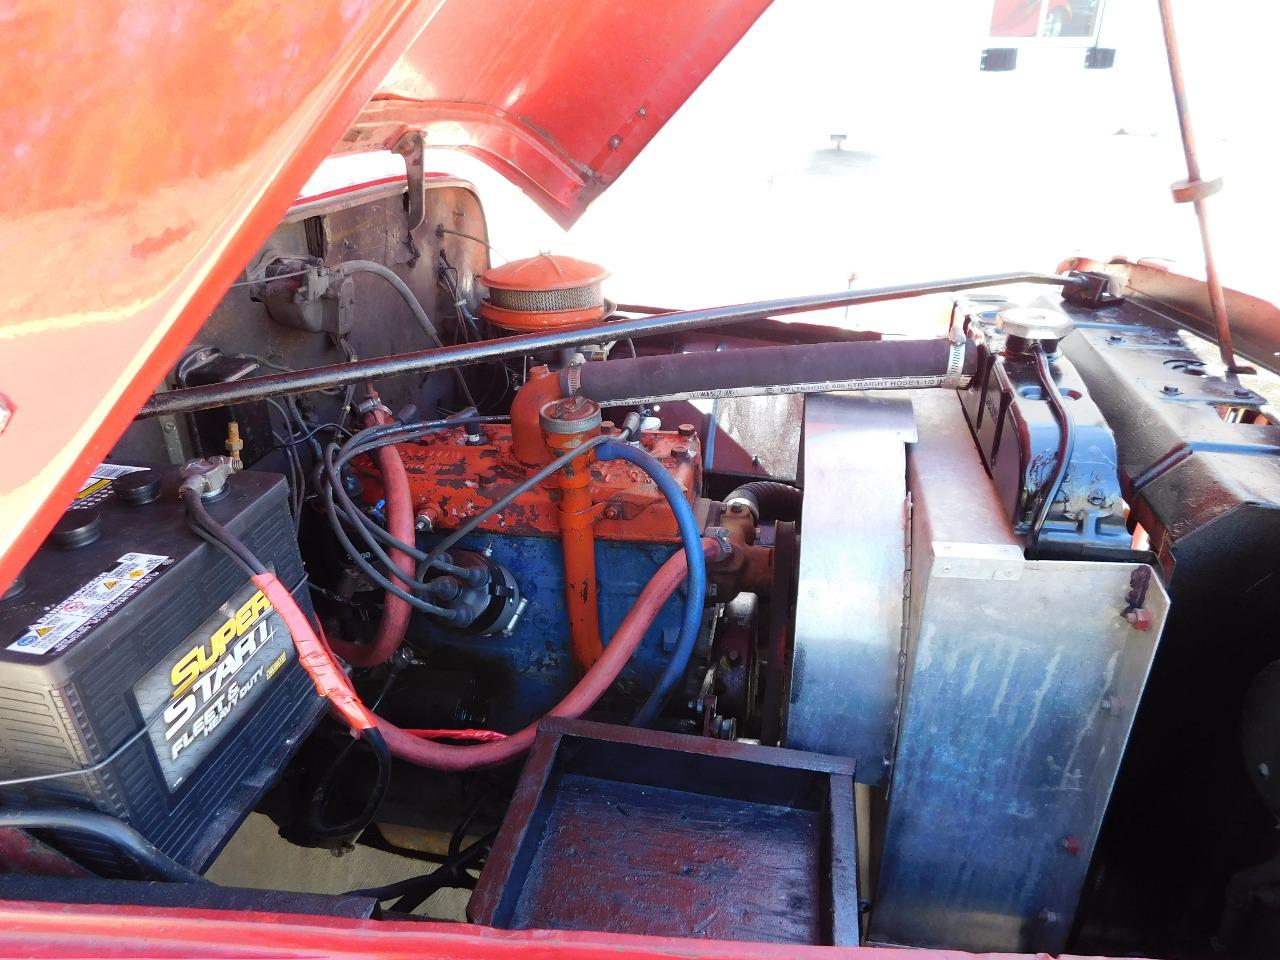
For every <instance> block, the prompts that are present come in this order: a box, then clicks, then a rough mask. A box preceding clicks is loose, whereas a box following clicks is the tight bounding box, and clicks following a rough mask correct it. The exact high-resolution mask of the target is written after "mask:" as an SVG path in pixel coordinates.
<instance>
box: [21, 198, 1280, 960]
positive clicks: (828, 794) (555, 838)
mask: <svg viewBox="0 0 1280 960" xmlns="http://www.w3.org/2000/svg"><path fill="white" fill-rule="evenodd" d="M425 183H426V188H425V190H424V191H423V193H422V195H421V198H420V199H419V200H415V199H414V197H413V196H411V195H410V194H406V192H405V189H404V184H403V182H397V183H393V184H383V185H380V186H374V187H370V186H364V187H362V188H361V189H360V190H353V191H347V192H345V193H343V192H339V193H338V194H337V195H335V196H330V197H327V198H324V199H322V200H313V201H309V202H307V203H304V204H299V205H297V206H295V208H294V209H293V210H292V211H291V212H290V214H289V215H288V216H287V217H286V218H285V220H284V222H283V223H281V224H280V226H279V227H278V228H277V229H276V231H275V232H274V233H273V235H272V236H271V238H270V239H269V240H268V242H267V243H266V244H265V245H264V246H263V248H262V249H261V250H260V251H259V252H258V254H257V255H256V256H255V257H254V259H253V261H252V262H251V263H250V264H249V265H248V267H247V268H246V270H245V278H244V280H243V281H241V282H238V283H237V284H236V285H235V286H233V288H232V289H231V290H229V291H228V292H227V294H226V296H225V297H224V299H223V300H222V301H221V303H220V304H219V306H218V307H217V309H216V310H215V311H214V312H213V313H212V315H211V316H210V317H209V319H208V321H207V323H206V324H205V326H204V328H203V329H202V330H201V331H200V332H199V334H198V335H197V336H196V338H195V339H194V340H193V342H192V343H191V344H190V346H189V348H188V349H187V351H186V352H185V353H184V355H183V357H182V359H181V360H180V362H179V363H178V364H177V365H176V367H175V368H174V369H173V370H172V371H170V373H169V375H168V376H167V377H166V379H165V382H164V383H162V384H159V385H158V388H157V391H156V393H155V395H154V397H153V398H152V399H151V400H150V401H149V402H148V403H147V404H146V405H145V406H144V407H143V408H142V410H141V411H140V413H139V416H138V418H137V419H136V420H135V421H134V423H133V425H132V426H131V427H130V428H129V430H128V431H127V432H126V433H125V435H124V436H123V437H122V438H121V440H120V441H119V443H118V444H117V445H116V446H115V448H114V449H113V450H112V452H111V455H110V456H109V457H108V458H107V460H106V461H105V462H103V463H102V464H101V465H100V466H98V467H97V468H96V469H95V470H94V472H93V474H92V476H91V477H90V479H89V480H88V481H86V483H85V484H84V485H83V487H82V488H81V489H80V491H79V493H78V494H77V495H76V498H75V501H74V502H73V504H72V505H71V506H70V507H69V508H68V510H67V511H66V512H65V514H64V515H63V516H62V519H61V520H59V522H58V524H57V526H56V527H55V529H54V532H53V533H52V535H51V536H50V538H49V540H48V541H46V543H45V544H44V545H43V546H42V547H41V548H40V550H39V551H38V552H37V554H36V556H35V558H34V559H33V560H32V561H31V562H30V563H29V564H28V565H27V567H26V569H25V570H24V572H23V574H22V575H20V576H19V578H18V579H17V580H16V581H15V582H14V584H13V585H12V586H11V587H9V589H8V591H7V592H6V593H5V594H4V597H3V599H2V600H0V633H2V634H3V636H0V639H2V640H3V641H4V644H3V649H0V676H2V677H3V682H0V801H2V802H3V806H2V807H0V828H3V831H0V832H3V833H5V834H8V837H7V838H6V839H5V841H4V843H3V844H0V862H3V865H4V868H5V875H4V876H3V877H0V887H4V888H5V889H7V890H8V891H9V893H10V897H11V898H12V899H34V900H42V899H49V900H58V901H65V900H67V899H69V898H70V899H72V900H75V899H76V898H78V897H82V898H87V899H85V900H84V902H95V903H96V902H105V903H135V902H141V903H164V904H168V905H173V904H174V903H178V902H181V903H183V904H187V905H191V904H194V905H197V906H201V905H202V906H207V907H209V908H211V909H245V908H246V905H247V904H258V905H262V904H267V905H272V906H273V908H276V909H281V910H285V911H286V912H290V911H296V912H299V913H310V914H319V915H331V916H358V917H361V918H377V919H386V920H397V919H409V918H424V917H434V918H436V919H447V920H458V921H462V920H468V921H470V922H471V923H474V924H479V925H484V926H486V927H497V928H500V929H521V930H523V929H553V930H587V931H606V932H611V933H627V934H631V933H634V934H648V935H657V936H667V937H685V938H700V939H720V940H741V941H762V942H775V943H788V944H809V945H830V946H859V945H862V944H880V945H894V946H908V947H921V948H941V949H958V950H969V951H974V952H1015V953H1022V952H1026V953H1033V952H1035V953H1055V954H1056V953H1061V952H1063V951H1067V950H1070V951H1073V952H1097V953H1107V954H1115V955H1120V954H1125V955H1132V954H1134V953H1140V954H1143V955H1151V956H1187V957H1194V956H1209V955H1213V954H1214V951H1215V950H1216V951H1222V950H1228V951H1231V953H1230V955H1233V956H1253V955H1259V956H1261V955H1264V954H1263V953H1261V952H1258V951H1260V950H1262V949H1264V948H1265V945H1266V944H1268V943H1274V942H1275V941H1274V940H1272V939H1271V938H1272V937H1273V936H1274V935H1275V934H1276V933H1277V931H1278V930H1280V915H1278V914H1277V913H1276V911H1275V906H1274V902H1273V898H1272V899H1268V896H1267V895H1264V894H1265V891H1266V890H1267V889H1269V887H1268V883H1269V882H1270V881H1268V880H1267V879H1266V877H1265V875H1264V876H1262V877H1261V878H1258V877H1255V876H1254V875H1253V874H1251V873H1250V872H1249V871H1250V870H1251V869H1256V864H1257V863H1258V862H1259V861H1260V860H1263V859H1265V856H1266V855H1269V853H1268V851H1269V852H1270V853H1274V849H1273V848H1274V846H1275V839H1274V824H1275V817H1276V815H1277V814H1278V813H1280V794H1278V793H1277V791H1276V787H1275V784H1274V781H1273V780H1272V778H1271V774H1270V770H1271V764H1274V763H1276V762H1280V756H1277V755H1276V754H1275V751H1276V750H1277V748H1280V739H1277V737H1276V733H1275V731H1276V729H1277V728H1276V726H1275V722H1274V719H1273V717H1274V715H1275V711H1276V707H1277V705H1278V704H1277V699H1278V698H1280V687H1277V684H1276V681H1275V677H1276V676H1277V669H1276V664H1277V663H1280V661H1277V660H1276V658H1277V656H1280V650H1277V649H1276V644H1275V642H1274V639H1273V638H1272V637H1271V635H1270V634H1271V632H1272V628H1271V625H1272V624H1273V623H1274V619H1273V618H1272V616H1271V615H1272V614H1273V613H1274V607H1275V599H1274V598H1275V596H1276V595H1277V594H1276V591H1275V589H1274V578H1275V576H1276V573H1277V569H1276V560H1275V550H1274V544H1275V543H1277V542H1280V519H1278V517H1280V513H1278V505H1280V465H1278V464H1280V461H1277V459H1276V456H1275V454H1276V453H1277V452H1280V433H1278V432H1277V428H1276V427H1275V426H1273V425H1272V421H1271V417H1270V415H1269V408H1268V406H1267V404H1268V401H1267V398H1266V397H1265V396H1264V395H1263V394H1262V393H1259V392H1257V391H1256V390H1255V389H1254V386H1252V385H1247V384H1246V383H1245V382H1244V381H1242V380H1241V378H1240V377H1238V376H1237V375H1236V374H1234V373H1231V372H1227V371H1224V370H1222V369H1220V368H1216V367H1214V366H1213V365H1212V364H1211V363H1207V362H1206V360H1205V359H1204V354H1203V347H1202V341H1200V340H1198V338H1196V337H1195V336H1194V335H1193V334H1191V333H1190V332H1189V331H1190V330H1191V329H1194V327H1195V325H1194V323H1192V322H1191V321H1190V320H1189V319H1188V318H1187V317H1186V316H1183V315H1181V314H1179V313H1178V312H1177V311H1176V310H1174V309H1172V308H1170V307H1169V306H1168V305H1167V304H1160V303H1156V302H1154V301H1153V300H1152V298H1150V297H1145V296H1143V295H1141V294H1138V293H1135V292H1134V291H1133V290H1131V289H1126V288H1125V285H1124V283H1123V282H1122V281H1121V280H1120V279H1119V278H1118V277H1117V276H1116V274H1115V273H1114V271H1111V272H1109V265H1104V264H1098V263H1092V262H1082V261H1080V262H1069V263H1067V264H1064V266H1063V268H1062V269H1061V270H1060V271H1059V272H1058V273H1053V274H1043V275H1040V274H1008V275H998V276H990V277H974V278H963V279H960V280H950V281H938V282H932V283H925V284H919V285H911V286H909V287H900V288H884V289H881V290H873V291H858V290H852V291H848V292H846V293H843V294H833V295H827V296H820V297H798V298H795V299H793V300H789V301H772V302H767V303H762V304H746V305H738V306H729V307H719V308H711V309H705V310H690V311H679V310H659V309H656V308H649V307H640V306H635V305H626V304H615V303H613V302H611V301H609V300H608V299H607V292H608V290H607V287H608V279H607V278H608V272H607V270H605V269H604V268H602V267H598V266H596V265H593V264H589V263H585V262H583V261H580V260H574V259H572V258H568V257H560V256H554V255H551V254H538V255H537V256H533V257H528V258H523V259H520V260H517V261H512V262H510V263H506V264H503V265H501V266H496V267H495V266H492V265H491V264H490V262H489V247H488V244H487V232H486V226H485V222H484V218H483V214H482V212H481V209H480V205H479V201H478V199H477V197H476V196H475V194H474V192H473V190H472V189H471V187H470V186H469V185H468V184H466V183H465V182H462V181H460V180H456V179H453V178H449V177H444V176H428V177H427V179H426V181H425ZM415 204H419V205H420V206H421V209H415ZM942 296H945V297H948V298H949V302H950V316H949V321H948V322H947V323H946V324H943V325H940V328H939V329H938V330H937V333H936V336H934V337H931V338H925V339H907V338H901V337H895V336H892V335H889V334H884V335H882V334H880V333H878V332H872V330H871V329H870V325H863V324H861V323H859V326H858V328H857V329H846V328H843V327H836V326H827V325H823V324H819V323H811V322H805V321H804V320H803V318H801V320H799V321H793V320H790V319H786V318H787V317H788V316H790V315H797V314H804V313H806V312H809V311H813V310H818V309H822V308H825V307H833V306H856V307H859V308H866V309H867V311H868V316H870V317H874V313H873V312H872V311H873V310H874V304H876V303H878V302H883V301H887V300H896V299H903V298H914V297H932V298H937V297H942ZM922 309H923V308H922ZM1241 705H1243V706H1241ZM268 823H269V825H270V826H269V829H264V824H268ZM246 830H252V831H253V833H252V835H253V837H254V838H255V839H254V840H253V844H254V845H255V846H254V853H255V856H256V857H258V858H261V859H262V860H263V861H271V860H273V859H275V858H277V857H278V858H281V859H284V858H287V857H289V856H292V855H293V854H292V851H296V850H298V849H302V850H306V851H309V852H311V853H313V854H315V853H317V852H323V854H324V856H326V857H328V856H329V855H330V854H332V855H333V856H334V857H335V858H337V859H338V860H340V861H345V862H348V863H355V862H356V861H357V860H359V857H360V852H361V851H367V850H374V851H379V852H380V853H381V854H385V855H387V856H389V857H395V858H397V859H398V860H399V861H403V862H408V863H410V864H411V865H416V866H417V867H420V869H418V871H417V874H416V875H413V876H410V877H409V878H408V879H400V880H396V881H394V882H390V883H382V882H377V880H378V878H377V877H376V876H373V875H370V876H363V875H358V874H359V870H358V869H355V870H352V871H347V874H353V873H354V874H357V875H344V876H343V881H344V882H347V883H348V884H349V885H347V886H333V885H328V886H326V885H325V884H319V883H318V882H317V883H318V885H319V886H325V887H326V888H324V889H311V887H310V886H308V885H307V884H305V883H304V884H303V885H302V886H301V887H293V888H280V889H263V888H262V884H261V878H262V876H264V875H266V874H265V873H262V872H255V871H253V870H242V872H241V873H240V874H237V873H236V870H237V869H240V868H236V867H230V866H227V863H228V861H225V860H224V861H223V863H222V866H219V855H220V854H222V853H223V851H224V848H226V847H227V845H228V844H232V845H233V846H234V845H235V844H236V842H237V841H236V836H237V832H238V831H246ZM17 831H22V832H21V833H18V832H17ZM245 835H246V836H247V834H245ZM15 837H20V838H21V839H15ZM286 851H289V852H286ZM244 862H245V861H244V860H243V859H241V860H238V861H237V863H240V864H242V865H243V863H244ZM266 872H267V873H269V871H266ZM206 873H210V874H211V875H217V877H218V878H219V883H218V884H216V885H215V884H212V883H209V882H208V880H207V878H206V877H204V876H203V874H206ZM1188 875H1190V876H1194V877H1195V882H1193V883H1189V882H1187V880H1186V878H1187V876H1188ZM304 879H305V878H304ZM155 880H164V881H168V882H167V883H165V884H160V885H156V884H154V883H150V882H147V881H155ZM157 886H159V887H160V888H162V889H160V890H159V891H157V889H156V887H157ZM246 890H252V891H253V892H252V893H246ZM442 890H462V891H464V893H463V895H462V896H463V897H465V898H467V901H466V906H465V912H464V911H461V910H460V909H459V904H460V903H461V901H458V900H457V899H456V898H455V899H454V900H452V901H449V903H450V904H451V906H446V905H445V901H444V900H443V899H441V898H438V897H436V895H437V894H438V893H439V892H440V891H442ZM255 897H256V898H257V899H255ZM433 898H435V899H433ZM1171 917H1176V918H1177V920H1176V921H1171V920H1170V918H1171Z"/></svg>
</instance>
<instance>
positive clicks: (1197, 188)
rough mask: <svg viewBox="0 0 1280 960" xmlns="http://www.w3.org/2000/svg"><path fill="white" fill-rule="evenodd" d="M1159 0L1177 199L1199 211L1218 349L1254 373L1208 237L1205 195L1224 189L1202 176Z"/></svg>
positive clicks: (1166, 8) (1235, 367)
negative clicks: (1179, 160)
mask: <svg viewBox="0 0 1280 960" xmlns="http://www.w3.org/2000/svg"><path fill="white" fill-rule="evenodd" d="M1157 2H1158V3H1159V4H1160V25H1161V27H1163V29H1164V48H1165V54H1166V56H1167V57H1168V59H1169V80H1170V83H1171V85H1172V87H1173V102H1174V106H1175V107H1176V108H1177V111H1178V129H1179V130H1180V131H1181V134H1182V153H1183V155H1184V156H1185V157H1186V161H1187V179H1186V180H1180V181H1178V182H1177V183H1175V184H1174V185H1173V196H1174V200H1175V201H1177V202H1178V203H1185V202H1188V201H1190V202H1191V205H1192V206H1193V207H1194V209H1195V211H1196V223H1197V224H1198V225H1199V228H1200V245H1201V247H1202V248H1203V249H1204V279H1205V283H1206V284H1207V286H1208V287H1209V306H1210V308H1211V309H1212V311H1213V323H1214V326H1215V327H1216V329H1217V335H1218V353H1219V354H1220V355H1221V357H1222V362H1223V363H1224V364H1225V365H1226V367H1227V370H1228V371H1230V372H1232V373H1255V372H1256V371H1255V370H1254V369H1253V368H1252V367H1245V366H1241V365H1239V364H1237V363H1236V353H1235V348H1234V347H1233V346H1232V343H1231V323H1230V321H1229V320H1228V318H1227V299H1226V295H1225V294H1224V293H1223V290H1222V279H1221V278H1220V277H1219V276H1218V266H1217V264H1216V263H1215V262H1214V259H1213V244H1212V243H1211V242H1210V239H1209V219H1208V211H1207V209H1206V207H1205V199H1206V198H1207V197H1209V196H1211V195H1212V194H1214V193H1217V192H1218V190H1219V189H1221V186H1222V184H1221V181H1220V180H1214V181H1209V182H1206V181H1204V180H1203V179H1202V178H1201V176H1200V160H1199V158H1198V156H1197V153H1196V139H1195V134H1194V133H1193V132H1192V129H1191V111H1190V109H1189V107H1188V106H1187V86H1186V82H1185V81H1184V80H1183V77H1182V56H1181V54H1180V53H1179V52H1178V36H1177V34H1176V33H1175V32H1174V28H1173V5H1172V0H1157Z"/></svg>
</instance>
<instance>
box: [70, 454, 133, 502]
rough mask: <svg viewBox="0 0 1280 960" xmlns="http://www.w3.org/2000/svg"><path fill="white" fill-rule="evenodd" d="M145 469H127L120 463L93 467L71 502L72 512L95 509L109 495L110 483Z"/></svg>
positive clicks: (127, 467)
mask: <svg viewBox="0 0 1280 960" xmlns="http://www.w3.org/2000/svg"><path fill="white" fill-rule="evenodd" d="M146 469H147V468H146V467H129V466H125V465H124V464H120V463H100V464H98V466H96V467H94V469H93V473H91V474H89V479H87V480H85V482H84V483H82V484H81V485H80V491H79V492H78V493H77V494H76V496H75V499H74V500H73V501H72V502H71V508H70V509H72V510H86V509H88V508H89V507H96V506H97V505H98V504H100V503H101V502H102V501H103V500H105V499H107V497H108V496H110V494H111V481H112V480H119V479H120V478H121V477H123V476H126V475H128V474H130V473H142V472H143V471H145V470H146Z"/></svg>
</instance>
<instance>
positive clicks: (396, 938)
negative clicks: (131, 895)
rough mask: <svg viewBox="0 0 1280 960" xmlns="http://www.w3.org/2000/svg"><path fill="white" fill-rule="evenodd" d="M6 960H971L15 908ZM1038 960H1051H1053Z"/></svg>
mask: <svg viewBox="0 0 1280 960" xmlns="http://www.w3.org/2000/svg"><path fill="white" fill-rule="evenodd" d="M0 955H4V956H7V957H19V956H39V957H42V958H48V960H56V958H67V960H70V958H81V957H89V956H92V957H129V958H135V960H152V958H156V960H159V958H172V957H190V958H193V960H233V958H234V960H249V958H255V960H256V958H265V957H273V958H285V957H299V958H302V957H307V958H318V957H325V958H331V960H343V958H352V960H355V958H357V957H358V958H368V960H428V958H429V960H504V958H519V960H664V958H680V960H695V958H696V960H961V958H968V957H972V956H974V955H973V954H968V953H961V952H960V951H958V950H910V949H897V948H892V949H891V948H876V947H801V946H796V945H795V944H790V943H778V944H773V943H742V942H725V941H717V940H685V939H680V938H674V937H673V938H667V937H638V936H633V935H628V934H602V933H574V932H566V931H560V930H527V931H507V930H494V929H491V928H489V927H475V926H469V925H465V924H456V923H426V922H423V923H416V922H412V921H400V922H394V921H380V920H347V919H336V918H329V917H303V916H295V915H289V914H269V913H226V912H219V911H212V910H210V911H197V910H166V909H159V908H154V907H119V906H115V907H96V906H95V907H87V906H85V907H81V906H62V905H56V904H47V903H16V902H11V903H6V904H3V905H2V906H0ZM982 956H984V957H987V958H990V960H1008V958H1012V957H1013V956H1014V955H1013V954H983V955H982ZM1039 957H1040V958H1043V960H1048V955H1047V954H1040V955H1039ZM1063 960H1067V958H1065V957H1064V958H1063Z"/></svg>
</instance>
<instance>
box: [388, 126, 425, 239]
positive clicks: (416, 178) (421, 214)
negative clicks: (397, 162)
mask: <svg viewBox="0 0 1280 960" xmlns="http://www.w3.org/2000/svg"><path fill="white" fill-rule="evenodd" d="M426 146H427V141H426V138H425V137H424V136H423V135H422V131H421V130H411V131H410V132H409V133H406V134H405V135H404V136H403V137H401V138H400V140H399V142H397V143H396V145H395V147H394V148H393V149H394V150H395V152H396V153H398V154H400V156H402V157H404V172H405V176H406V178H407V179H408V181H409V212H408V214H407V215H406V219H407V220H408V222H409V233H410V234H412V233H413V231H414V230H417V229H418V227H420V226H421V225H422V221H423V220H424V219H426V216H427V181H426V160H425V159H424V158H423V151H424V150H425V149H426Z"/></svg>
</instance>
